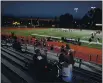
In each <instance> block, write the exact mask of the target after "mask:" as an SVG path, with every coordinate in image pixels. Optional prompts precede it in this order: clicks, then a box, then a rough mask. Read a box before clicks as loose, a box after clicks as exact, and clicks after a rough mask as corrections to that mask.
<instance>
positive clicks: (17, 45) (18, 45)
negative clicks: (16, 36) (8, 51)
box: [13, 40, 22, 51]
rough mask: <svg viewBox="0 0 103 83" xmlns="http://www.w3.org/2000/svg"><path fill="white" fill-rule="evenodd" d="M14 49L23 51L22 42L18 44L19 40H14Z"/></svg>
mask: <svg viewBox="0 0 103 83" xmlns="http://www.w3.org/2000/svg"><path fill="white" fill-rule="evenodd" d="M13 48H14V49H15V50H18V51H21V49H22V48H21V44H20V42H18V41H17V40H14V43H13Z"/></svg>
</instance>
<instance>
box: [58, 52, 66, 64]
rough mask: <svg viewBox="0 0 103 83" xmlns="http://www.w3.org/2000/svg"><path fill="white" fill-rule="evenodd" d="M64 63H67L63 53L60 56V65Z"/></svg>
mask: <svg viewBox="0 0 103 83" xmlns="http://www.w3.org/2000/svg"><path fill="white" fill-rule="evenodd" d="M64 61H65V55H64V52H61V54H60V55H59V63H61V62H64Z"/></svg>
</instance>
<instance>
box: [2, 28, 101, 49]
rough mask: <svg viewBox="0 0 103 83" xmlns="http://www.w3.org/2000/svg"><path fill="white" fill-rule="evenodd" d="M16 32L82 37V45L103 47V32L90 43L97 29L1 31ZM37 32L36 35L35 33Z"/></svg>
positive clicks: (23, 34)
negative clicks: (98, 39) (89, 40)
mask: <svg viewBox="0 0 103 83" xmlns="http://www.w3.org/2000/svg"><path fill="white" fill-rule="evenodd" d="M11 32H14V33H15V34H16V35H20V36H31V35H34V36H36V37H41V35H43V36H52V37H57V38H61V37H66V38H72V39H78V38H80V39H81V40H82V41H86V42H83V43H82V46H87V47H90V48H97V49H102V45H101V43H102V33H100V34H97V35H96V36H95V38H94V40H93V42H94V43H92V44H88V39H89V38H90V37H91V34H92V33H94V32H95V30H82V31H80V30H79V29H70V30H68V31H67V30H62V29H55V28H6V29H4V28H2V29H1V33H11ZM35 34H36V35H35ZM98 37H99V38H100V41H99V44H98V43H96V42H97V38H98Z"/></svg>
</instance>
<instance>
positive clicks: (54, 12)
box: [1, 1, 102, 18]
mask: <svg viewBox="0 0 103 83" xmlns="http://www.w3.org/2000/svg"><path fill="white" fill-rule="evenodd" d="M92 6H93V7H94V6H95V7H98V8H102V2H101V1H62V2H60V1H51V2H50V1H32V2H29V1H28V2H26V1H22V2H21V1H12V2H10V1H3V2H1V13H2V14H3V15H13V16H33V17H54V16H60V15H61V14H65V13H70V14H72V15H73V17H75V18H82V17H83V16H84V15H85V14H86V13H87V12H88V10H90V9H91V7H92ZM74 8H78V12H76V11H75V10H74Z"/></svg>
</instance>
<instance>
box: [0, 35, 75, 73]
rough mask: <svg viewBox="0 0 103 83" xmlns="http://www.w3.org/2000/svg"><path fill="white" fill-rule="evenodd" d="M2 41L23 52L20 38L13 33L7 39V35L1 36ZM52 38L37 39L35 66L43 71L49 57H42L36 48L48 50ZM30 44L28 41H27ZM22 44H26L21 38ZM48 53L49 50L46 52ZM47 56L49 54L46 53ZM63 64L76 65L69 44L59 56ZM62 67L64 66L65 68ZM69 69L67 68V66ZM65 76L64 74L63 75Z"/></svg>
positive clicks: (52, 47) (35, 44) (52, 46)
mask: <svg viewBox="0 0 103 83" xmlns="http://www.w3.org/2000/svg"><path fill="white" fill-rule="evenodd" d="M1 39H2V41H3V42H4V41H6V43H12V47H13V48H14V49H15V50H17V51H22V44H21V43H20V42H19V41H18V38H17V37H16V36H15V34H14V33H11V36H9V37H7V36H5V35H2V36H1ZM49 40H50V38H41V39H36V40H35V42H34V44H33V45H34V51H35V54H34V56H33V63H34V65H37V66H36V67H38V68H39V69H41V70H43V66H44V65H45V64H47V63H48V62H47V56H42V53H41V52H40V50H39V49H36V47H41V48H47V47H48V45H47V41H49ZM26 41H27V42H28V40H26ZM21 42H22V43H24V38H21ZM50 50H51V51H53V50H55V49H54V45H51V46H50ZM44 51H45V52H47V50H44ZM45 54H47V53H45ZM60 63H63V65H65V64H68V66H69V65H70V64H71V65H74V58H73V53H72V51H71V50H70V47H69V45H68V44H66V46H63V45H62V46H61V50H60V55H59V64H60ZM63 65H62V66H63ZM66 67H67V66H66ZM62 75H63V74H62Z"/></svg>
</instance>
